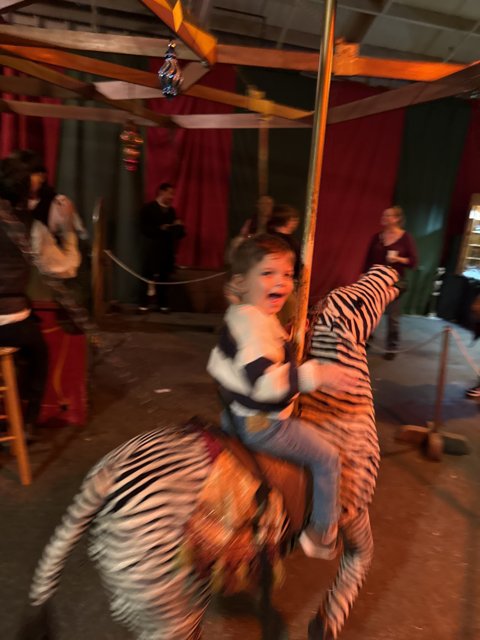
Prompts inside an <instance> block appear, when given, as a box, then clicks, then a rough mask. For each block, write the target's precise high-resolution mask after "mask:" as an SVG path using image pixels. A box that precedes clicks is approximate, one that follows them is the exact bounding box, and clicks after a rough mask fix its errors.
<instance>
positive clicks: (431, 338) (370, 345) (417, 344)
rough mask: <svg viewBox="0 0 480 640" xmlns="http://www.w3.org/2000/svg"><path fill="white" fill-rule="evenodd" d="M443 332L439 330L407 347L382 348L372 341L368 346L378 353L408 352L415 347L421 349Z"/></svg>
mask: <svg viewBox="0 0 480 640" xmlns="http://www.w3.org/2000/svg"><path fill="white" fill-rule="evenodd" d="M442 333H443V332H442V331H439V332H438V333H435V334H434V335H433V336H430V338H427V339H426V340H422V342H417V343H415V344H412V345H411V346H410V347H407V348H406V349H382V348H380V347H377V346H376V345H375V344H372V342H371V341H370V342H369V343H368V347H369V349H371V350H372V351H376V352H377V353H385V351H388V353H408V352H409V351H413V350H414V349H420V348H421V347H424V346H425V345H427V344H429V343H430V342H433V341H434V340H436V339H437V338H438V337H439V336H441V335H442Z"/></svg>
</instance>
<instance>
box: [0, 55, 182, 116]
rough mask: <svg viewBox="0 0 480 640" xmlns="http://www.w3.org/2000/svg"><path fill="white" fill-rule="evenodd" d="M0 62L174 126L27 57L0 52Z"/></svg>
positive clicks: (148, 111)
mask: <svg viewBox="0 0 480 640" xmlns="http://www.w3.org/2000/svg"><path fill="white" fill-rule="evenodd" d="M2 49H3V47H2V46H0V51H1V50H2ZM94 62H95V61H94ZM0 64H1V65H4V66H6V67H11V68H12V69H16V70H17V71H21V72H22V73H26V74H27V75H29V76H33V77H34V78H39V79H40V80H44V81H46V82H50V83H52V84H55V85H57V86H59V87H61V88H63V89H68V90H70V91H73V92H74V93H76V94H77V96H80V97H81V98H84V99H87V100H97V101H98V102H103V103H105V104H108V105H109V106H115V107H116V108H119V109H123V110H124V111H127V112H128V113H131V114H133V115H136V116H139V117H142V118H145V119H147V120H152V121H153V122H156V124H157V125H158V126H160V127H167V128H170V127H175V126H176V125H175V124H174V122H173V121H172V119H171V118H170V117H169V116H164V115H162V114H159V113H156V112H154V111H151V110H150V109H145V108H144V107H142V106H141V105H139V104H137V103H136V102H134V101H132V100H115V101H114V100H111V99H110V98H107V97H106V96H104V95H103V94H101V93H100V92H99V91H98V90H97V89H96V87H95V85H93V84H91V83H87V82H82V81H81V80H77V79H76V78H72V77H71V76H68V75H66V74H65V73H61V72H59V71H55V70H53V69H50V68H49V67H46V66H43V65H41V64H38V63H36V62H32V61H31V60H29V59H26V60H25V59H22V58H17V57H15V56H9V55H2V54H0Z"/></svg>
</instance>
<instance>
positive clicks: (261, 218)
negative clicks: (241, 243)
mask: <svg viewBox="0 0 480 640" xmlns="http://www.w3.org/2000/svg"><path fill="white" fill-rule="evenodd" d="M274 204H275V201H274V199H273V198H272V196H260V197H259V198H258V200H257V205H256V212H255V214H254V215H253V216H252V217H251V218H249V219H248V220H247V221H246V222H245V224H244V225H243V227H242V229H241V231H240V235H241V236H242V237H243V238H248V237H249V236H253V235H255V234H256V233H265V232H266V231H267V226H268V222H269V220H270V218H271V217H272V213H273V207H274Z"/></svg>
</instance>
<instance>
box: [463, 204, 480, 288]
mask: <svg viewBox="0 0 480 640" xmlns="http://www.w3.org/2000/svg"><path fill="white" fill-rule="evenodd" d="M457 273H458V274H460V275H463V276H466V277H467V278H475V279H476V280H480V193H474V194H473V195H472V197H471V199H470V213H469V216H468V219H467V223H466V225H465V232H464V234H463V240H462V249H461V251H460V257H459V260H458V265H457Z"/></svg>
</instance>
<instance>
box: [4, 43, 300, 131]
mask: <svg viewBox="0 0 480 640" xmlns="http://www.w3.org/2000/svg"><path fill="white" fill-rule="evenodd" d="M0 50H4V51H7V52H9V53H12V54H14V55H16V56H21V57H22V58H26V59H27V60H37V61H41V62H44V63H46V64H49V65H54V66H57V67H64V68H67V69H73V70H75V71H82V72H84V73H90V74H93V75H97V76H103V77H106V78H112V79H115V80H121V81H124V82H129V83H132V84H139V85H142V86H145V87H150V88H152V89H158V77H157V75H156V74H155V73H151V72H148V71H141V70H139V69H132V68H131V67H125V66H123V65H119V64H114V63H112V62H104V61H102V60H98V59H96V58H89V57H87V56H80V55H78V54H75V53H68V52H65V51H58V50H55V49H45V48H40V47H23V46H15V45H10V44H0ZM7 66H8V65H7ZM42 68H43V67H42ZM31 75H33V74H31ZM37 77H38V76H37ZM89 86H90V91H91V90H92V88H91V85H89ZM66 88H70V87H68V86H67V87H66ZM93 90H95V91H97V90H96V89H95V87H93ZM97 93H98V91H97ZM184 93H185V94H186V95H189V96H192V97H194V98H203V99H205V100H211V101H212V102H220V103H221V104H228V105H231V106H234V107H239V108H242V109H246V110H247V111H256V112H258V113H262V114H264V115H274V116H278V117H281V118H291V119H292V120H295V119H300V118H304V117H307V116H309V115H310V113H311V112H309V111H304V110H302V109H295V108H294V107H288V106H285V105H280V104H277V103H275V102H272V101H270V100H265V99H264V98H255V97H252V96H244V95H239V94H237V93H231V92H229V91H223V90H221V89H214V88H212V87H204V86H201V85H194V86H192V87H190V88H189V89H187V90H186V91H185V92H184ZM104 98H105V100H111V98H106V97H105V96H104ZM92 99H97V98H92ZM157 115H158V114H157ZM163 117H164V118H165V120H166V119H167V118H166V117H165V116H163Z"/></svg>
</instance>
